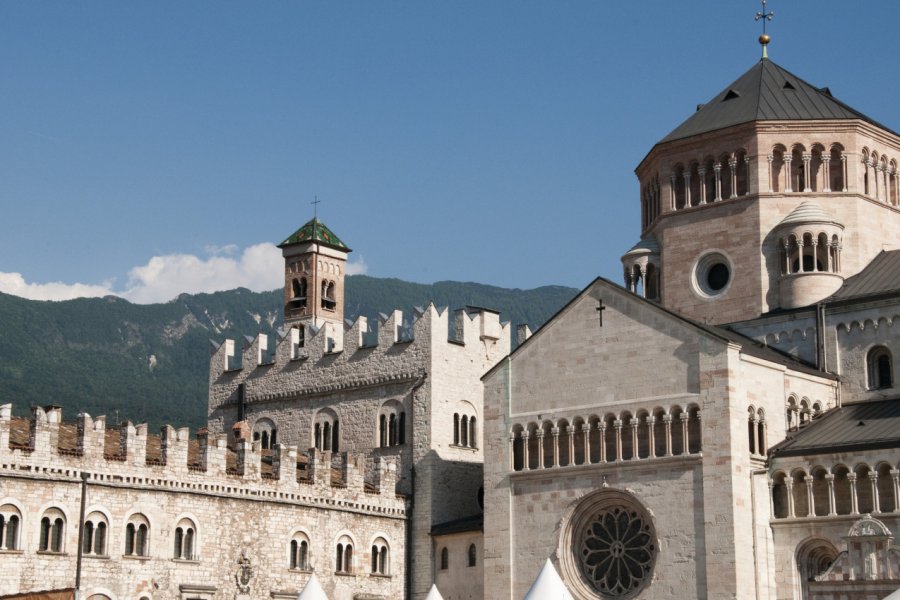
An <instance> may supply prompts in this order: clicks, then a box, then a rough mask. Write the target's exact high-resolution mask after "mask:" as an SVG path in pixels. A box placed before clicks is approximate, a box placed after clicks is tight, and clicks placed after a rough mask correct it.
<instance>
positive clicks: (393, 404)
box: [378, 400, 406, 448]
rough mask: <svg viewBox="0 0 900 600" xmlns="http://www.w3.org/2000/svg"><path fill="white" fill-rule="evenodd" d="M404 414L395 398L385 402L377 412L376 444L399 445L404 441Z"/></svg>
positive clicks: (382, 446)
mask: <svg viewBox="0 0 900 600" xmlns="http://www.w3.org/2000/svg"><path fill="white" fill-rule="evenodd" d="M405 429H406V414H405V412H404V410H403V405H402V404H401V403H400V402H398V401H396V400H389V401H387V402H385V403H384V404H383V405H382V406H381V409H380V410H379V414H378V445H379V447H381V448H388V447H391V446H399V445H401V444H404V443H405V442H406V431H405Z"/></svg>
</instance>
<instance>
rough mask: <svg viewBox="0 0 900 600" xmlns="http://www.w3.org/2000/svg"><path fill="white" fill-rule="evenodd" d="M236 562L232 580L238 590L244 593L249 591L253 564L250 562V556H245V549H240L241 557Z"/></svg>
mask: <svg viewBox="0 0 900 600" xmlns="http://www.w3.org/2000/svg"><path fill="white" fill-rule="evenodd" d="M237 564H238V570H237V573H235V574H234V581H235V583H236V584H237V588H238V592H240V593H242V594H246V593H248V592H249V591H250V580H251V579H252V578H253V565H252V564H250V557H249V556H247V551H246V550H241V557H240V558H239V559H238V561H237Z"/></svg>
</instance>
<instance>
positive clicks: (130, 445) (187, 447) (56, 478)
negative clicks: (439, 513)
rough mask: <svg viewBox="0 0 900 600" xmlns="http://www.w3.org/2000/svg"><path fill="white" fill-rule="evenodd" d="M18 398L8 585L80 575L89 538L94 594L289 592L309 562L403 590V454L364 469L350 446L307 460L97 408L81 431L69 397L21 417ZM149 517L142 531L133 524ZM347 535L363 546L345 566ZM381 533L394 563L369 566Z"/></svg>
mask: <svg viewBox="0 0 900 600" xmlns="http://www.w3.org/2000/svg"><path fill="white" fill-rule="evenodd" d="M10 408H11V406H10V405H8V404H7V405H4V406H2V407H0V513H2V514H4V515H5V517H4V522H5V525H6V526H7V529H6V531H5V532H4V533H5V534H6V535H5V536H3V537H4V543H3V544H2V547H3V549H0V556H2V561H3V565H4V568H3V569H2V570H0V594H11V593H14V592H19V591H28V590H45V589H64V588H72V587H74V583H75V578H76V570H77V564H78V556H79V552H78V549H79V542H82V548H84V550H85V551H84V552H83V557H82V565H81V589H82V592H83V593H84V594H85V596H84V597H90V596H92V595H93V594H102V595H103V596H106V597H108V598H113V599H117V598H122V599H124V598H134V599H136V600H137V599H144V598H146V599H147V600H152V599H155V598H156V599H162V598H166V599H169V598H208V599H212V598H216V599H225V598H227V599H229V600H231V599H232V598H236V597H247V598H264V597H265V598H269V597H282V598H287V597H296V595H297V593H298V590H300V589H302V588H303V585H304V584H305V582H306V580H307V579H308V578H309V576H310V574H311V573H312V572H315V573H316V574H317V575H318V577H319V579H320V580H321V581H322V583H323V586H324V587H325V589H326V590H327V591H328V593H329V596H330V597H331V598H344V599H346V600H350V599H351V598H353V597H354V595H355V594H359V593H361V592H364V593H366V594H369V596H368V597H371V598H385V599H387V598H398V597H402V596H403V593H404V589H405V586H406V584H405V578H406V572H405V562H404V561H403V560H402V557H403V556H404V554H405V548H406V527H407V526H406V523H407V504H406V500H405V499H404V498H403V497H402V496H397V495H396V492H395V486H396V473H397V472H396V465H395V463H394V462H388V461H386V460H381V461H380V462H379V464H378V467H377V469H376V471H375V475H376V479H375V480H374V481H372V482H365V481H364V478H363V473H362V469H361V468H359V467H360V466H361V465H360V464H358V463H357V462H356V461H355V460H354V457H353V456H352V455H351V456H347V455H346V454H345V455H344V456H343V457H341V460H339V461H337V462H336V463H334V466H335V468H334V469H333V464H332V457H331V456H330V455H329V454H328V453H315V452H314V453H312V455H311V456H310V457H309V460H308V462H306V461H301V462H300V463H299V466H300V467H303V468H302V469H301V470H298V456H297V450H296V448H295V447H293V446H283V445H279V446H277V447H276V449H275V450H274V452H272V453H268V452H261V450H260V448H259V443H255V444H254V443H248V442H244V441H241V442H239V443H238V444H237V447H236V452H232V451H230V450H229V449H228V448H227V447H226V445H225V438H224V436H216V435H210V434H208V433H205V432H201V433H199V434H198V438H197V440H196V441H191V440H189V439H188V432H187V430H186V429H181V430H177V431H176V430H174V429H172V428H164V429H163V432H162V434H161V436H160V437H157V436H153V435H149V436H148V435H147V432H146V427H138V428H135V427H133V426H131V425H130V424H126V425H124V426H123V427H122V428H121V429H119V430H107V429H106V423H105V419H104V418H102V417H101V418H98V419H91V417H89V416H87V415H82V416H81V417H79V421H78V423H77V431H76V427H75V426H73V425H72V424H61V422H60V418H59V417H60V411H59V409H50V410H48V411H46V412H45V411H44V410H42V409H40V408H37V409H35V411H34V413H35V414H34V416H33V419H32V420H31V422H30V423H27V422H26V423H23V420H22V419H16V418H12V417H11V416H10V412H11V411H10ZM23 432H25V433H26V435H27V437H25V438H24V439H23V435H22V434H23ZM11 442H12V443H11ZM23 442H24V443H23ZM263 455H265V457H263ZM335 458H337V457H335ZM333 471H334V473H335V475H334V479H332V472H333ZM82 484H84V485H83V486H82ZM82 493H83V494H84V501H83V503H82ZM82 509H83V511H84V516H85V522H86V523H91V535H92V538H91V541H87V542H85V539H84V537H79V527H78V524H79V520H80V516H81V510H82ZM13 515H14V516H15V517H17V525H16V526H15V531H14V533H12V534H10V529H9V525H10V523H11V522H12V521H11V519H10V517H11V516H13ZM45 519H47V526H46V527H47V529H45V524H44V520H45ZM57 519H60V523H59V530H58V531H56V530H54V525H55V523H56V520H57ZM141 524H144V525H145V526H146V528H147V529H145V530H144V533H143V534H141V533H139V532H135V531H134V530H131V529H129V527H132V526H137V527H138V528H140V526H141ZM99 529H102V530H103V533H102V534H101V533H99ZM188 530H190V531H191V533H190V534H189V535H190V541H187V540H186V536H187V535H188V533H187V532H188ZM83 535H84V536H87V535H88V533H87V529H86V530H85V533H84V534H83ZM141 535H143V540H142V541H138V538H137V537H135V536H141ZM292 540H303V541H305V542H307V552H306V556H305V560H304V562H303V563H302V564H298V563H297V562H296V560H295V561H294V564H292V558H291V551H292V547H291V542H292ZM342 540H351V543H352V545H353V548H354V554H353V557H352V560H351V563H350V566H349V567H347V568H344V569H338V568H336V565H335V549H336V547H337V544H338V543H340V542H341V541H342ZM376 540H382V541H384V542H385V543H386V545H387V547H388V549H389V566H388V567H387V569H386V572H385V573H384V574H382V573H373V569H372V567H371V559H372V557H371V548H372V546H373V545H375V542H376ZM85 544H86V545H87V547H86V548H85ZM242 556H246V558H247V560H248V561H249V563H248V564H249V565H250V569H249V571H247V572H246V573H245V574H246V581H242V580H241V578H240V575H241V565H240V561H241V559H242ZM339 571H340V572H339Z"/></svg>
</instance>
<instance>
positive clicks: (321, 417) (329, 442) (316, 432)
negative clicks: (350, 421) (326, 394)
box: [313, 408, 340, 452]
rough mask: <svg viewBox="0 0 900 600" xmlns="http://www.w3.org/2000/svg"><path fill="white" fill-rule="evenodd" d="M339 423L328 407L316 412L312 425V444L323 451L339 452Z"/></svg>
mask: <svg viewBox="0 0 900 600" xmlns="http://www.w3.org/2000/svg"><path fill="white" fill-rule="evenodd" d="M339 442H340V424H339V422H338V417H337V414H336V413H335V412H334V411H333V410H331V409H330V408H325V409H322V410H320V411H319V412H318V413H317V414H316V418H315V423H314V425H313V446H314V447H315V448H316V449H317V450H321V451H323V452H326V451H327V452H339V451H340V450H339V449H340V443H339Z"/></svg>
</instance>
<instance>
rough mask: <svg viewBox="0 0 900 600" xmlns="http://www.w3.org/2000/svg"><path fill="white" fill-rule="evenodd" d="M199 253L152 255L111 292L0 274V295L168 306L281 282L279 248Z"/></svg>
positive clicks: (352, 267) (359, 265) (357, 266)
mask: <svg viewBox="0 0 900 600" xmlns="http://www.w3.org/2000/svg"><path fill="white" fill-rule="evenodd" d="M205 251H206V254H207V256H206V257H205V258H201V257H198V256H195V255H193V254H168V255H165V256H154V257H153V258H151V259H150V260H149V261H148V262H147V264H145V265H140V266H137V267H134V268H132V269H131V270H130V271H129V273H128V283H127V284H126V286H125V289H124V290H113V289H112V286H111V284H110V283H103V284H101V285H91V284H82V283H73V284H67V283H61V282H54V283H28V282H26V281H25V278H24V277H23V276H22V275H21V274H20V273H2V272H0V292H5V293H7V294H14V295H16V296H21V297H23V298H29V299H32V300H70V299H72V298H83V297H97V296H107V295H110V294H112V295H116V296H121V297H123V298H125V299H127V300H130V301H131V302H135V303H138V304H152V303H155V302H168V301H169V300H171V299H172V298H175V297H176V296H178V294H181V293H189V294H196V293H200V292H217V291H223V290H230V289H234V288H236V287H245V288H248V289H250V290H253V291H255V292H263V291H268V290H274V289H276V288H279V287H281V286H282V284H283V279H282V277H283V274H282V273H283V268H284V262H283V259H282V257H281V250H279V249H278V248H277V247H276V246H274V245H273V244H269V243H262V244H256V245H254V246H249V247H247V248H245V249H244V250H243V251H242V252H241V251H240V250H239V248H238V247H237V246H235V245H233V244H230V245H226V246H209V247H207V248H205ZM367 271H368V265H366V262H365V260H364V259H363V257H362V256H360V257H359V260H358V261H356V262H351V263H348V264H347V274H348V275H361V274H365V273H366V272H367Z"/></svg>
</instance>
